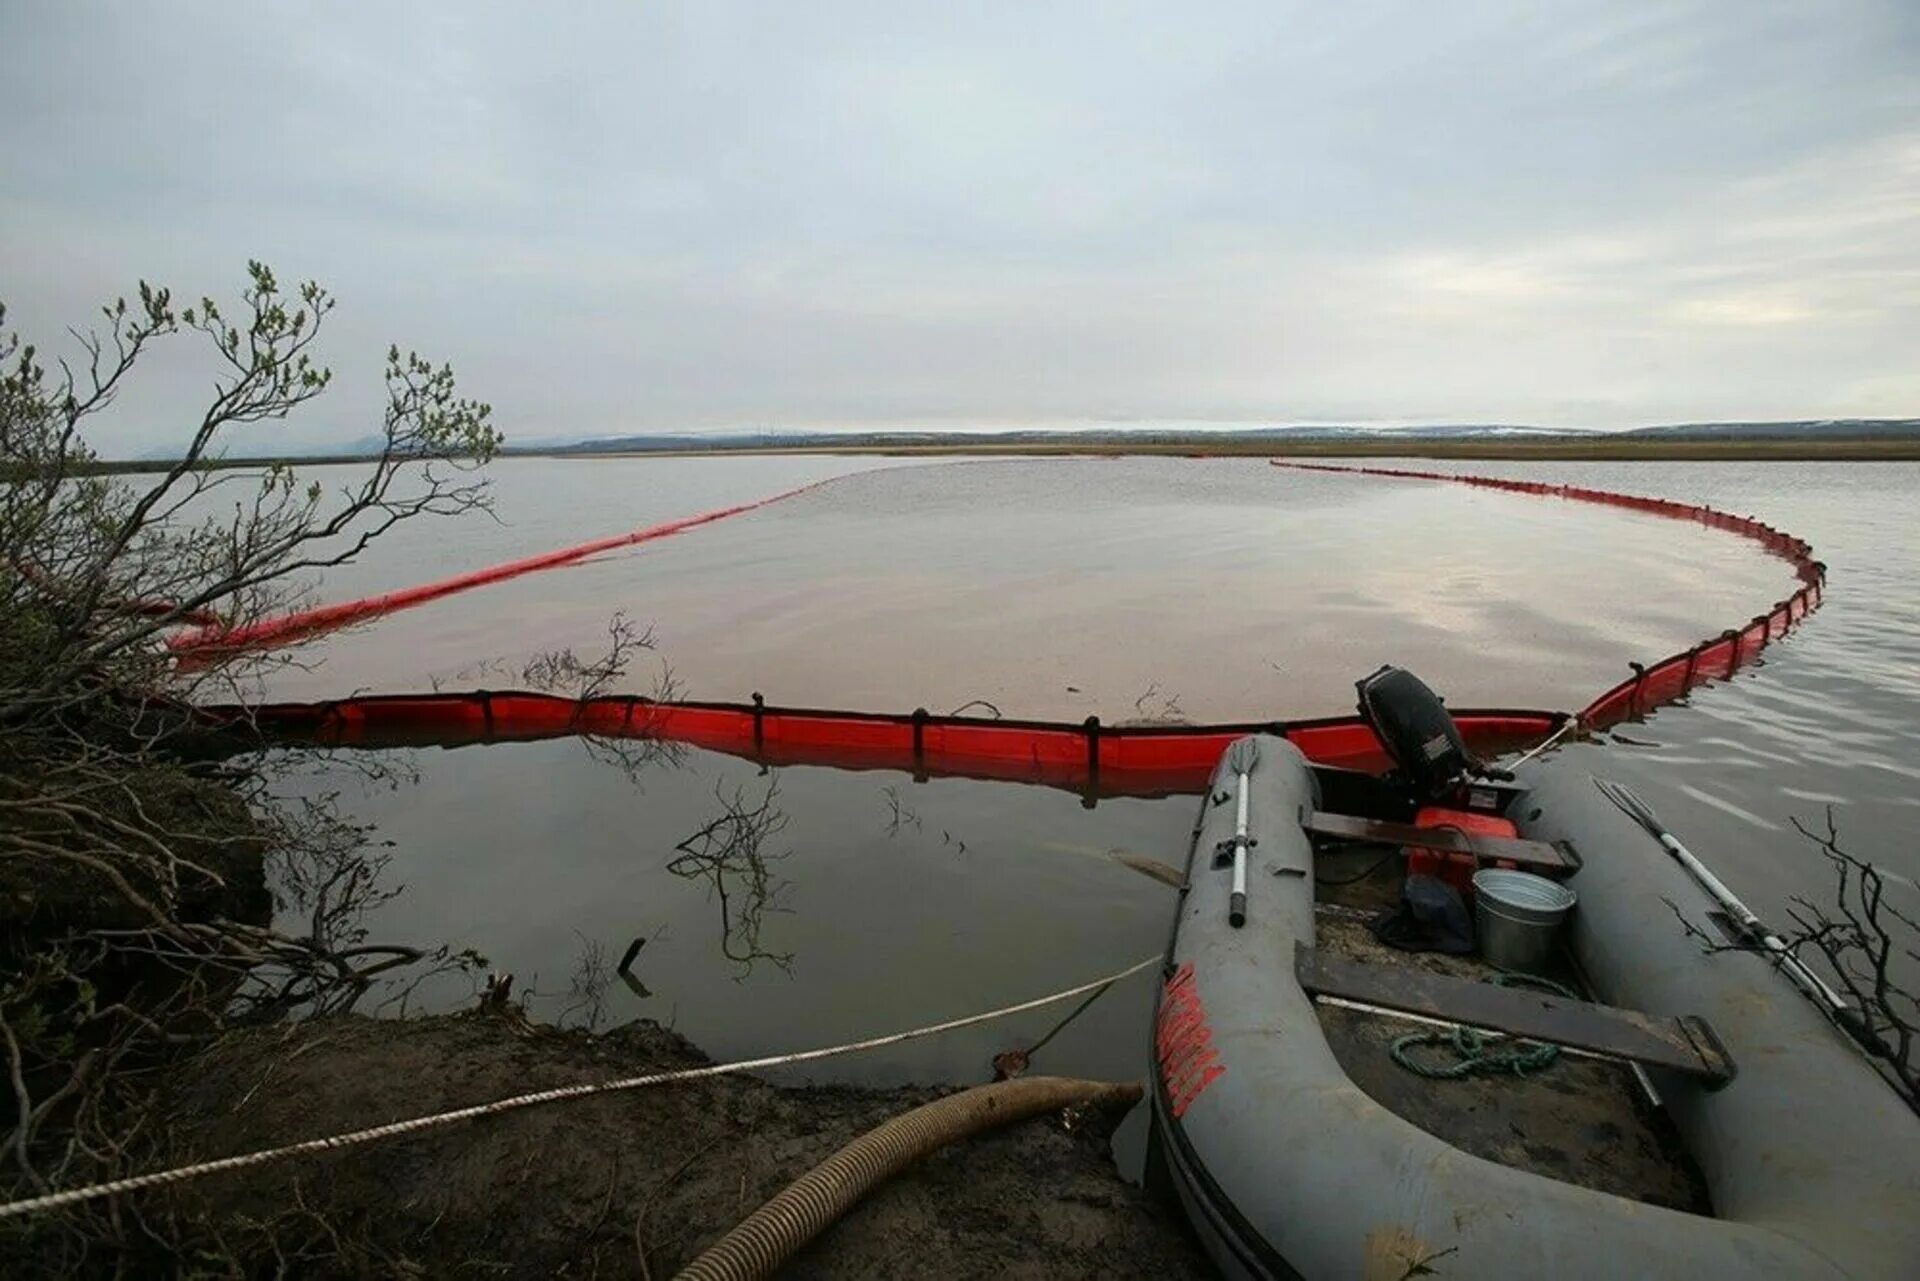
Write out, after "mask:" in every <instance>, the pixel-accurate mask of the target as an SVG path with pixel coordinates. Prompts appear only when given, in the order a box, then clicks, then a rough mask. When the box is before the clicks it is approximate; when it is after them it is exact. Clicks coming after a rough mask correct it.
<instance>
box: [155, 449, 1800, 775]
mask: <svg viewBox="0 0 1920 1281" xmlns="http://www.w3.org/2000/svg"><path fill="white" fill-rule="evenodd" d="M1273 465H1274V466H1276V467H1291V468H1297V469H1299V470H1303V471H1321V472H1336V473H1343V474H1360V475H1369V476H1386V477H1395V478H1400V479H1409V480H1435V481H1445V482H1448V483H1452V484H1465V485H1475V486H1479V487H1482V488H1489V489H1498V490H1505V491H1509V492H1513V493H1522V494H1532V495H1537V496H1542V497H1552V498H1562V499H1566V500H1568V501H1572V502H1586V503H1602V504H1606V505H1609V506H1616V507H1624V508H1628V509H1630V510H1635V511H1644V512H1647V513H1649V514H1652V515H1657V516H1662V517H1666V518H1669V519H1677V520H1688V521H1697V522H1700V523H1702V524H1705V525H1707V526H1709V527H1712V528H1717V529H1725V530H1728V531H1730V532H1733V533H1736V534H1739V535H1741V536H1743V537H1746V538H1750V539H1752V540H1754V541H1755V542H1757V543H1759V544H1760V545H1761V546H1762V547H1764V548H1766V549H1767V550H1768V551H1769V552H1771V553H1773V554H1774V555H1777V556H1780V557H1782V558H1783V559H1786V560H1788V561H1789V562H1791V563H1792V564H1793V565H1794V568H1795V572H1796V574H1797V576H1798V577H1799V579H1800V581H1801V584H1802V585H1801V587H1800V589H1799V590H1798V591H1796V592H1794V593H1793V595H1791V596H1789V597H1788V598H1786V599H1785V600H1782V601H1780V602H1778V603H1776V604H1775V605H1774V606H1773V607H1772V608H1771V609H1770V610H1768V611H1767V612H1766V613H1764V614H1760V615H1757V616H1756V617H1755V618H1754V619H1753V620H1752V621H1750V622H1748V623H1747V624H1746V625H1745V626H1744V627H1742V628H1738V629H1733V630H1729V631H1727V632H1724V633H1722V634H1721V635H1720V636H1718V637H1714V638H1710V639H1708V640H1705V641H1702V642H1700V643H1699V644H1698V645H1696V646H1694V647H1693V648H1691V649H1688V650H1685V651H1683V652H1681V653H1679V654H1675V655H1672V656H1670V657H1668V658H1665V659H1662V660H1661V661H1659V662H1657V663H1654V664H1653V665H1652V666H1650V667H1644V666H1641V665H1640V664H1633V665H1632V666H1633V669H1634V671H1633V675H1632V676H1630V677H1629V678H1628V679H1626V680H1624V681H1622V682H1620V684H1618V685H1616V686H1614V687H1613V688H1612V689H1610V690H1607V691H1606V692H1605V693H1603V694H1601V695H1600V696H1599V697H1598V698H1595V699H1594V700H1593V701H1592V702H1590V703H1589V704H1588V705H1587V706H1586V708H1585V709H1584V710H1583V711H1581V712H1580V713H1578V714H1577V716H1573V717H1570V716H1569V715H1568V714H1566V713H1564V712H1549V711H1532V710H1500V709H1496V710H1480V711H1464V712H1455V713H1454V718H1455V720H1456V721H1457V722H1458V723H1459V726H1460V730H1461V733H1462V735H1463V736H1464V737H1465V738H1466V740H1467V743H1468V744H1469V746H1471V747H1472V748H1473V749H1474V750H1475V751H1476V752H1478V753H1480V754H1481V755H1483V756H1497V755H1500V754H1502V753H1504V752H1507V751H1511V750H1514V749H1516V748H1519V747H1523V746H1527V745H1530V744H1532V743H1537V742H1539V741H1540V740H1542V739H1543V738H1545V737H1547V736H1548V735H1550V734H1553V733H1556V732H1558V731H1559V730H1561V729H1562V728H1564V727H1565V726H1566V725H1567V723H1568V721H1569V720H1573V721H1576V722H1577V724H1578V725H1579V727H1581V728H1583V729H1589V730H1591V729H1604V728H1606V727H1607V726H1610V725H1614V724H1617V723H1619V722H1620V721H1623V720H1628V719H1632V718H1635V717H1639V716H1644V715H1646V714H1647V713H1648V712H1649V711H1651V710H1653V709H1654V708H1656V707H1659V706H1662V705H1664V704H1668V703H1672V702H1675V701H1677V700H1679V699H1681V698H1684V697H1685V696H1686V695H1687V693H1688V692H1689V691H1691V690H1693V689H1696V688H1698V687H1699V686H1700V685H1701V684H1703V683H1705V682H1708V681H1714V680H1724V679H1726V678H1728V677H1730V676H1731V675H1733V673H1734V672H1736V671H1738V670H1739V669H1740V668H1741V667H1743V666H1745V665H1747V664H1748V663H1751V662H1752V661H1754V659H1755V658H1756V657H1758V656H1759V654H1760V652H1761V651H1762V650H1763V649H1765V648H1766V646H1767V645H1768V644H1770V643H1771V642H1772V641H1774V640H1777V639H1779V638H1780V637H1783V636H1785V635H1786V634H1787V633H1788V631H1790V630H1791V629H1792V628H1793V627H1794V626H1795V625H1797V624H1798V623H1799V622H1800V621H1801V620H1803V619H1804V618H1806V616H1807V615H1808V614H1810V613H1812V612H1813V611H1814V610H1815V609H1817V608H1818V607H1819V605H1820V600H1821V595H1822V589H1823V586H1824V583H1825V576H1826V566H1825V565H1823V564H1822V563H1821V562H1819V561H1817V560H1815V559H1814V558H1813V551H1812V549H1811V548H1810V547H1808V545H1807V544H1806V543H1804V542H1802V541H1801V540H1799V539H1797V538H1793V537H1791V536H1790V535H1787V534H1783V533H1781V532H1780V531H1778V530H1775V529H1773V528H1771V527H1770V526H1767V525H1764V524H1762V523H1761V522H1759V521H1756V520H1754V519H1752V518H1751V517H1746V516H1734V515H1730V514H1728V513H1726V512H1721V511H1716V510H1714V509H1712V508H1710V507H1698V506H1691V505H1688V504H1685V503H1676V502H1671V501H1668V500H1666V499H1656V498H1642V497H1638V496H1635V495H1631V494H1617V493H1612V492H1609V491H1606V490H1596V489H1584V488H1580V487H1576V486H1571V485H1554V484H1548V483H1544V482H1540V481H1519V480H1506V479H1501V478H1497V477H1485V476H1467V475H1455V474H1452V473H1447V472H1427V471H1410V470H1404V469H1399V468H1386V467H1348V466H1338V465H1334V464H1327V463H1293V462H1281V461H1277V460H1276V461H1274V464H1273ZM821 483H824V482H816V483H815V485H806V486H802V487H801V488H799V489H793V490H788V491H787V492H785V493H782V494H776V495H774V496H773V497H771V498H764V499H761V500H759V501H757V502H752V503H745V504H742V505H740V506H737V507H729V508H725V509H722V510H720V511H713V512H707V513H704V514H702V515H699V516H693V517H688V518H686V519H683V520H677V521H670V522H668V523H667V524H664V525H655V526H653V527H651V528H648V529H643V530H637V531H635V532H633V533H630V534H622V535H618V536H616V537H613V538H605V539H599V540H597V541H594V542H591V543H583V544H581V545H579V546H577V547H570V548H565V549H562V550H560V551H557V552H548V553H545V554H543V555H540V556H531V557H527V558H525V559H522V560H517V561H511V562H509V563H507V564H505V565H496V566H494V567H492V568H490V569H484V570H477V571H474V572H473V573H469V574H463V575H459V576H457V577H454V578H449V579H444V580H441V581H439V582H436V583H429V584H425V585H423V586H420V587H415V588H409V589H406V590H403V591H398V592H389V593H387V594H386V595H383V596H375V597H370V598H367V599H365V600H359V601H349V602H345V603H342V604H337V605H330V606H324V607H322V608H320V609H315V610H309V611H307V612H305V613H302V614H294V615H290V616H288V617H286V618H281V619H274V620H270V621H268V622H264V623H259V624H256V625H254V626H251V627H246V628H237V629H226V630H222V629H219V628H208V629H202V630H201V631H198V632H193V633H189V634H187V635H185V636H181V637H179V638H177V639H176V640H175V641H174V642H173V643H174V648H175V650H176V652H178V653H180V654H181V655H182V656H183V657H185V656H190V655H192V654H195V653H205V652H207V651H209V650H220V649H233V648H243V647H252V646H267V645H274V644H281V643H285V642H288V641H291V640H294V639H296V638H298V637H302V636H307V635H311V634H313V633H315V632H318V631H324V630H327V629H330V628H334V627H339V626H343V625H345V624H346V623H349V622H355V621H358V620H360V619H364V618H369V617H374V616H376V615H379V614H383V613H387V612H390V611H392V610H395V609H404V608H406V607H407V606H409V605H414V604H418V603H420V602H422V601H426V600H432V599H435V598H437V597H440V596H445V595H449V594H451V593H453V592H457V591H464V590H466V589H467V588H469V587H475V586H479V585H481V584H484V583H490V582H497V581H499V580H501V579H503V578H511V577H514V576H516V575H519V574H525V573H531V572H533V571H534V570H538V569H546V568H551V567H552V566H555V565H563V564H567V563H569V562H571V561H576V560H580V559H582V558H584V557H586V556H590V555H593V554H595V553H596V552H601V551H606V550H609V549H612V548H616V547H625V546H631V545H632V544H634V543H640V542H645V541H648V540H649V539H654V538H664V537H667V536H669V535H672V534H677V533H680V532H682V531H685V530H688V529H693V528H695V527H697V526H700V525H704V524H709V523H711V522H713V521H716V520H721V519H724V518H725V517H727V516H732V515H736V514H738V513H741V512H747V511H752V510H754V509H756V508H760V507H765V506H767V505H768V504H769V503H774V502H778V501H780V500H781V499H783V498H788V497H791V496H793V495H795V494H799V493H803V492H805V491H806V490H808V489H812V488H815V487H816V485H818V484H821ZM207 714H208V715H209V716H210V717H213V718H215V719H217V720H221V721H223V722H226V723H230V724H252V725H255V726H257V727H258V728H259V729H260V730H261V731H263V732H265V733H267V734H269V735H274V736H280V737H290V738H298V739H304V740H308V741H312V742H317V743H323V744H338V745H347V746H365V747H382V746H400V745H409V746H417V745H425V744H439V745H442V746H449V747H451V746H459V745H462V744H467V743H499V742H524V741H531V740H537V739H547V738H558V737H565V736H572V735H598V736H603V737H608V738H628V739H641V740H654V741H660V742H671V743H683V744H688V745H690V746H694V747H700V748H705V749H707V750H710V751H715V752H722V753H726V754H728V755H732V756H738V757H744V758H747V759H749V760H753V761H756V762H759V763H761V764H765V765H827V766H834V767H837V768H841V769H891V770H910V771H912V772H914V773H915V774H917V775H920V776H923V777H924V776H930V775H955V776H960V777H967V778H980V779H996V780H1009V781H1017V782H1029V783H1039V784H1045V785H1048V786H1054V787H1064V788H1070V789H1072V790H1074V791H1078V792H1082V793H1085V794H1086V795H1087V796H1089V797H1093V796H1099V795H1105V796H1164V795H1170V794H1175V793H1192V792H1199V791H1202V790H1204V789H1205V788H1206V786H1207V780H1208V779H1209V778H1210V777H1211V775H1212V772H1213V768H1214V765H1215V763H1216V762H1217V761H1218V760H1219V758H1220V755H1221V753H1222V752H1224V751H1225V750H1226V749H1227V747H1228V745H1229V744H1230V743H1232V742H1233V740H1234V739H1236V738H1238V737H1240V736H1241V735H1243V734H1249V733H1255V732H1261V731H1265V732H1270V733H1278V734H1284V735H1285V736H1286V737H1287V738H1288V739H1289V740H1291V741H1292V742H1293V743H1295V744H1296V745H1297V746H1298V747H1299V748H1300V750H1301V751H1302V752H1303V753H1304V754H1305V755H1306V756H1307V757H1308V759H1310V760H1313V761H1316V762H1319V763H1321V764H1326V765H1337V766H1343V767H1346V768H1351V769H1360V770H1367V771H1370V772H1378V771H1381V770H1384V769H1385V768H1387V766H1388V760H1387V757H1386V754H1385V752H1384V751H1383V750H1382V748H1381V746H1380V743H1379V741H1378V740H1377V739H1376V738H1375V737H1374V735H1373V731H1372V730H1371V729H1370V728H1369V727H1368V726H1367V725H1366V724H1365V722H1363V721H1361V720H1360V719H1359V718H1357V717H1336V718H1331V719H1320V720H1307V721H1290V722H1285V723H1276V722H1263V723H1248V724H1232V725H1197V726H1186V725H1177V726H1174V725H1168V726H1159V725H1155V726H1125V727H1107V726H1103V725H1101V724H1100V722H1099V720H1098V718H1089V719H1088V720H1086V721H1085V722H1083V723H1080V724H1072V723H1065V724H1062V723H1054V722H1047V721H1016V720H1002V719H987V718H982V717H966V716H933V715H929V714H928V713H927V712H926V711H925V709H921V710H918V711H915V712H912V713H908V714H880V713H872V712H851V711H836V710H831V709H820V708H775V707H768V706H767V705H766V704H765V703H764V702H763V701H762V700H761V699H760V697H759V696H758V695H755V696H754V700H753V702H751V703H710V702H701V703H694V702H683V703H656V702H653V701H651V700H649V699H646V698H640V697H635V696H628V695H614V696H603V697H595V698H587V699H578V700H576V699H567V698H560V697H556V696H553V695H548V694H531V693H499V694H495V693H488V692H484V691H482V692H475V693H462V694H393V695H375V696H369V697H363V698H350V699H344V700H341V701H338V702H326V703H274V704H268V705H266V706H264V707H258V708H251V709H248V708H239V707H229V708H209V709H207Z"/></svg>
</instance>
